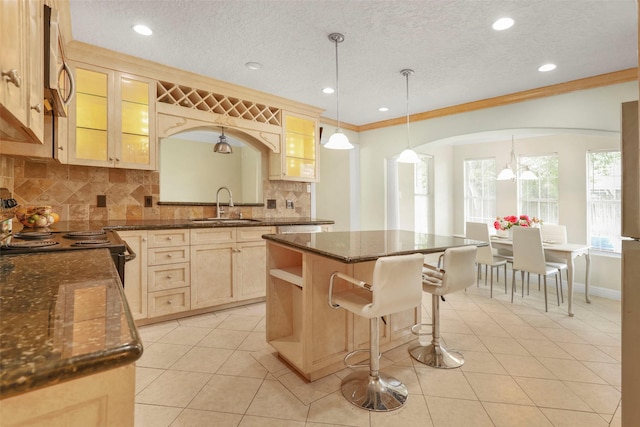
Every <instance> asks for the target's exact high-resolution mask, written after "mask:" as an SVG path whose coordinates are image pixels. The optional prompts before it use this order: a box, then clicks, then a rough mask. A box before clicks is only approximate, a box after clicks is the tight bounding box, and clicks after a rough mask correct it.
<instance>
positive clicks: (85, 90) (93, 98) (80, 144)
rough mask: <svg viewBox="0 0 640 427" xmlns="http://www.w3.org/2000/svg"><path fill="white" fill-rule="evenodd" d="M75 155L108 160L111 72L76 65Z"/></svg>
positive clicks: (82, 157)
mask: <svg viewBox="0 0 640 427" xmlns="http://www.w3.org/2000/svg"><path fill="white" fill-rule="evenodd" d="M76 85H77V86H76V87H77V90H76V110H75V112H76V114H75V117H76V132H75V142H76V143H75V153H74V154H75V156H74V157H75V158H76V159H84V160H97V161H104V162H107V161H108V156H109V152H108V135H107V133H108V122H109V106H108V95H109V76H108V74H107V73H102V72H98V71H92V70H87V69H83V68H77V69H76Z"/></svg>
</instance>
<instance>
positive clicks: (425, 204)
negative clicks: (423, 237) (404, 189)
mask: <svg viewBox="0 0 640 427" xmlns="http://www.w3.org/2000/svg"><path fill="white" fill-rule="evenodd" d="M418 157H420V163H418V164H416V165H415V168H414V174H415V175H414V179H413V187H414V188H413V198H414V201H413V203H414V205H413V206H414V215H415V227H414V229H415V231H416V232H417V233H429V232H433V231H432V228H433V225H432V224H433V215H432V214H431V204H432V201H431V198H432V195H431V185H430V179H429V176H430V169H431V159H432V158H431V156H425V155H424V154H418Z"/></svg>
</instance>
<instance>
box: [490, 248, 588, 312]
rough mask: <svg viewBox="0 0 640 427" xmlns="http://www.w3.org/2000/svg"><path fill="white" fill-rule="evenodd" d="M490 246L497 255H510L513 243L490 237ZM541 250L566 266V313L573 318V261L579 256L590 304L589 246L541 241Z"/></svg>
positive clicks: (586, 296)
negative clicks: (581, 257) (582, 260)
mask: <svg viewBox="0 0 640 427" xmlns="http://www.w3.org/2000/svg"><path fill="white" fill-rule="evenodd" d="M491 246H492V247H493V248H495V249H497V250H498V253H505V252H506V253H512V249H513V241H512V240H511V239H510V238H508V237H500V236H491ZM542 249H543V250H544V253H545V255H546V256H547V257H553V258H554V259H559V260H562V262H564V263H566V264H567V305H568V307H567V311H568V313H569V316H570V317H573V315H574V313H573V280H574V271H575V259H576V258H577V257H579V256H584V258H585V279H584V298H585V301H586V302H587V303H589V304H590V303H591V300H590V299H589V276H590V275H591V257H590V255H589V249H590V246H589V245H587V244H583V243H557V242H554V241H545V240H543V242H542Z"/></svg>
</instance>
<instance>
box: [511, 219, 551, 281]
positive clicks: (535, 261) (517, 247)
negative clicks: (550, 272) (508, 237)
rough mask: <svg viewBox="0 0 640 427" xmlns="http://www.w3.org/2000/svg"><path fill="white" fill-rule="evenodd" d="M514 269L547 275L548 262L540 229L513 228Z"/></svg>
mask: <svg viewBox="0 0 640 427" xmlns="http://www.w3.org/2000/svg"><path fill="white" fill-rule="evenodd" d="M512 230H513V269H514V270H520V271H527V272H530V273H535V274H542V275H544V274H546V261H545V259H544V250H543V249H542V234H541V233H540V229H539V228H534V227H513V228H512Z"/></svg>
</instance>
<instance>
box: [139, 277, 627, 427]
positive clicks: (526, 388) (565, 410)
mask: <svg viewBox="0 0 640 427" xmlns="http://www.w3.org/2000/svg"><path fill="white" fill-rule="evenodd" d="M496 289H498V291H497V292H495V293H494V298H493V299H490V298H489V291H488V288H486V287H483V286H482V285H481V287H479V288H476V287H471V288H469V289H468V290H467V291H466V292H459V293H456V294H452V295H449V296H448V297H447V301H446V302H443V303H441V317H442V334H443V336H444V338H445V340H446V342H447V345H448V346H449V347H450V348H454V349H457V350H460V351H461V352H462V353H463V354H464V357H465V360H466V362H465V364H464V366H462V367H461V368H460V369H451V370H440V369H434V368H430V367H427V366H424V365H421V364H419V363H417V362H414V361H413V360H412V359H411V358H410V357H409V356H408V353H407V349H406V346H403V347H400V348H397V349H394V350H391V351H388V352H386V353H385V354H384V355H383V357H382V362H381V365H382V367H383V370H384V371H385V372H386V373H388V374H392V375H394V376H396V377H397V378H399V379H401V380H402V381H403V382H404V383H405V384H406V385H407V388H408V390H409V393H410V395H409V399H408V403H407V404H406V405H405V407H403V408H402V409H400V410H397V411H393V412H389V413H370V412H368V411H366V410H362V409H359V408H356V407H355V406H352V405H351V404H349V403H348V402H346V401H345V400H344V398H343V397H342V395H341V393H340V390H339V387H340V378H341V377H343V376H345V375H346V374H348V373H349V372H350V370H349V369H344V370H342V371H340V372H338V373H336V374H333V375H330V376H328V377H325V378H322V379H320V380H318V381H315V382H313V383H306V382H305V381H303V380H301V379H300V378H299V377H298V376H297V375H296V374H294V373H293V372H292V371H291V370H290V369H289V368H288V367H287V366H286V365H285V364H284V363H283V362H281V361H280V360H279V359H278V358H277V357H276V355H275V353H274V350H273V348H271V347H270V346H269V345H268V344H267V343H266V342H265V305H264V303H260V304H254V305H249V306H245V307H240V308H235V309H231V310H226V311H220V312H217V313H214V314H205V315H200V316H195V317H190V318H186V319H182V320H176V321H170V322H166V323H161V324H156V325H151V326H145V327H141V328H139V329H140V334H141V336H142V340H143V342H144V345H145V350H144V354H143V356H142V358H141V359H140V360H139V361H138V363H137V384H136V414H135V417H136V423H135V425H136V427H161V426H172V427H177V426H242V427H248V426H278V427H280V426H285V427H286V426H292V427H293V426H300V427H302V426H308V427H312V426H330V425H333V426H372V427H379V426H407V427H409V426H421V427H423V426H474V427H477V426H509V427H512V426H558V427H560V426H581V427H590V426H607V425H610V426H620V357H621V356H620V335H621V332H620V323H621V322H620V302H619V301H612V300H607V299H603V298H598V297H592V303H591V304H586V303H585V302H584V296H583V295H582V294H576V295H575V298H574V301H575V303H574V305H575V309H574V310H575V317H572V318H571V317H568V316H567V311H566V303H565V304H563V305H562V306H561V307H558V306H557V305H556V302H555V294H554V293H553V291H551V294H550V295H549V297H550V298H549V301H550V305H549V312H548V313H545V311H544V300H543V295H542V293H541V292H539V291H538V290H537V286H532V287H531V294H530V295H528V296H525V297H524V298H522V297H520V296H516V298H515V301H514V303H513V304H511V303H510V300H509V297H508V296H507V295H504V294H502V293H501V292H500V291H499V289H500V288H499V287H498V288H496ZM430 311H431V297H430V295H425V297H424V299H423V316H424V317H423V318H424V319H430V314H429V313H430Z"/></svg>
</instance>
